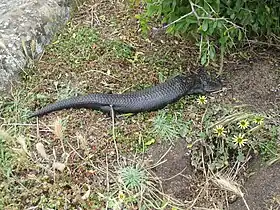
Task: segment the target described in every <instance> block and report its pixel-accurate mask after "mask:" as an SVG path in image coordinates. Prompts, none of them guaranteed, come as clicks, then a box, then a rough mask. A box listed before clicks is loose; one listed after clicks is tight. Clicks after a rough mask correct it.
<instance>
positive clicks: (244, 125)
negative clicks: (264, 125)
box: [238, 119, 249, 129]
mask: <svg viewBox="0 0 280 210" xmlns="http://www.w3.org/2000/svg"><path fill="white" fill-rule="evenodd" d="M248 126H249V121H248V120H246V119H245V120H241V121H240V122H239V123H238V127H239V128H241V129H246V128H248Z"/></svg>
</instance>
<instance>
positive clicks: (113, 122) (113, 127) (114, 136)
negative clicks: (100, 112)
mask: <svg viewBox="0 0 280 210" xmlns="http://www.w3.org/2000/svg"><path fill="white" fill-rule="evenodd" d="M110 108H111V117H112V132H113V140H114V145H115V150H116V155H117V163H118V166H120V160H119V150H118V146H117V142H116V132H115V112H114V109H113V105H110Z"/></svg>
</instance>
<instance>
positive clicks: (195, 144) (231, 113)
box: [153, 96, 279, 171]
mask: <svg viewBox="0 0 280 210" xmlns="http://www.w3.org/2000/svg"><path fill="white" fill-rule="evenodd" d="M195 100H196V103H197V104H199V106H198V107H195V106H194V107H193V110H192V112H194V113H195V115H196V119H195V120H190V121H188V122H184V120H183V118H182V117H178V116H177V115H174V114H170V113H166V112H159V113H158V115H157V116H156V117H155V118H154V121H153V122H154V128H153V132H154V133H155V134H157V135H159V136H160V138H161V139H162V140H165V139H169V140H170V141H172V140H174V139H175V138H178V137H185V138H186V140H187V142H188V147H189V149H190V150H191V154H192V165H193V166H195V168H196V169H198V170H204V169H205V167H208V168H210V169H211V170H212V171H216V170H221V169H223V168H225V167H228V166H230V167H233V166H234V164H236V163H244V162H247V161H248V157H249V156H250V155H251V154H252V153H255V154H261V157H262V158H263V159H265V160H268V159H271V158H276V157H277V156H278V155H279V152H278V149H279V148H278V146H277V132H276V131H275V130H276V127H275V126H274V125H272V127H271V125H270V124H269V122H267V123H266V122H265V116H261V115H259V114H256V113H251V112H248V111H245V110H242V109H240V108H235V107H226V106H221V105H215V104H211V102H208V99H207V98H206V97H205V96H199V97H198V98H197V99H195ZM179 116H180V115H179ZM182 129H183V130H185V132H184V133H185V134H187V135H181V134H182ZM186 131H187V132H186Z"/></svg>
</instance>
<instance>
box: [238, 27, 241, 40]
mask: <svg viewBox="0 0 280 210" xmlns="http://www.w3.org/2000/svg"><path fill="white" fill-rule="evenodd" d="M241 39H242V31H241V30H238V41H241Z"/></svg>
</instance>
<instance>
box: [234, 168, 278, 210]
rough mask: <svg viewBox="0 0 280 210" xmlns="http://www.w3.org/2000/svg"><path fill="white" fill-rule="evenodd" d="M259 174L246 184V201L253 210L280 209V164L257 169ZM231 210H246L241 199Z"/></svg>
mask: <svg viewBox="0 0 280 210" xmlns="http://www.w3.org/2000/svg"><path fill="white" fill-rule="evenodd" d="M257 170H258V171H257V172H256V173H255V174H254V175H253V176H252V177H250V178H249V179H248V181H247V182H246V184H245V200H246V202H247V204H248V206H249V207H250V209H251V210H263V209H274V210H277V209H280V175H279V170H280V163H278V164H275V165H272V166H270V167H263V168H261V169H260V168H257ZM229 209H230V210H243V209H244V210H245V209H246V206H245V204H244V202H243V201H242V200H241V199H239V200H237V201H236V202H235V203H233V204H232V205H231V206H230V208H229Z"/></svg>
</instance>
